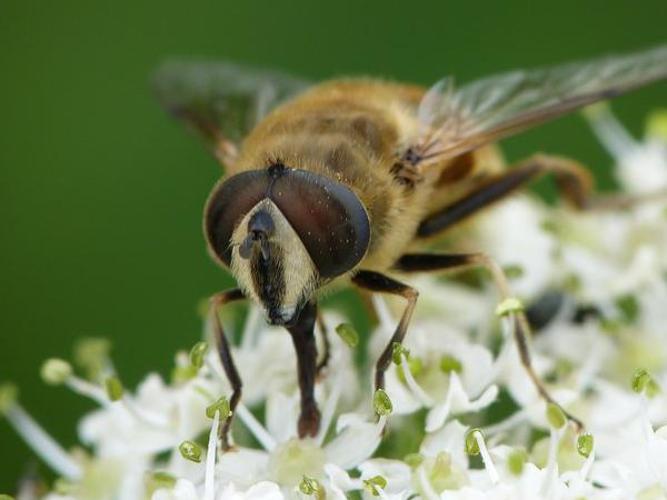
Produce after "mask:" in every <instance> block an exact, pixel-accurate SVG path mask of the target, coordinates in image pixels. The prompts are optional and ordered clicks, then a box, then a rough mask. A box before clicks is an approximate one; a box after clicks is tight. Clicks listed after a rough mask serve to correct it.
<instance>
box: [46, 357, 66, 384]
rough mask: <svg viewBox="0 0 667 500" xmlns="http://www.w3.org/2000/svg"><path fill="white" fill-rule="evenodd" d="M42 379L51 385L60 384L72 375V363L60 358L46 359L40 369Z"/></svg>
mask: <svg viewBox="0 0 667 500" xmlns="http://www.w3.org/2000/svg"><path fill="white" fill-rule="evenodd" d="M40 375H41V377H42V380H43V381H44V382H46V383H47V384H49V385H60V384H63V383H65V381H66V380H67V379H68V378H69V377H71V376H72V365H70V364H69V363H68V362H67V361H65V360H63V359H59V358H51V359H47V360H46V361H44V363H43V364H42V369H41V370H40Z"/></svg>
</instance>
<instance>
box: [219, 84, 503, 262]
mask: <svg viewBox="0 0 667 500" xmlns="http://www.w3.org/2000/svg"><path fill="white" fill-rule="evenodd" d="M423 93H424V89H422V88H420V87H416V86H409V85H399V84H394V83H387V82H381V81H372V80H340V81H331V82H326V83H323V84H321V85H318V86H316V87H314V88H312V89H311V90H309V91H308V92H306V93H305V94H303V95H301V96H299V97H298V98H296V99H294V100H293V101H290V102H288V103H286V104H284V105H283V106H281V107H279V108H277V109H276V110H274V111H273V112H272V113H270V114H269V115H268V116H267V117H266V118H265V119H264V120H263V121H262V122H260V123H259V124H258V125H257V127H256V128H255V129H254V130H253V131H252V132H251V133H250V134H249V135H248V136H247V137H246V139H245V140H244V142H243V144H242V148H241V151H240V153H239V157H238V159H237V161H236V162H235V164H234V166H233V169H232V170H231V171H230V172H229V175H234V174H237V173H239V172H242V171H245V170H254V169H257V168H262V167H267V168H268V167H269V166H270V165H271V164H272V163H275V162H277V161H280V162H282V163H283V164H285V165H286V166H288V167H292V168H299V169H304V170H310V171H313V172H317V173H319V174H323V175H327V176H329V177H331V178H333V179H335V180H337V181H339V182H342V183H344V184H345V185H347V186H348V187H350V188H351V189H352V190H353V191H354V192H355V194H356V195H357V196H358V197H359V199H360V200H361V201H362V203H363V204H364V206H365V207H366V210H367V211H368V216H369V219H370V222H371V228H372V229H371V242H370V246H369V250H368V253H367V254H366V257H365V258H364V260H362V262H361V263H360V264H359V266H358V267H359V268H363V269H370V270H378V271H381V270H385V269H387V268H388V267H390V266H391V265H392V264H393V263H394V262H395V261H396V259H397V258H398V257H400V255H401V254H403V253H405V252H406V251H407V249H408V247H410V246H411V243H412V237H413V235H414V234H415V231H416V229H417V226H418V225H419V223H420V221H421V220H422V219H423V218H424V217H425V216H426V215H428V214H429V213H432V212H435V211H436V210H437V209H438V208H440V207H442V206H444V205H446V204H447V203H449V202H451V201H453V200H454V199H456V198H457V197H459V196H461V195H463V194H465V191H466V190H467V189H469V187H470V184H471V183H473V182H476V179H478V178H480V177H481V176H483V175H484V174H485V173H487V172H489V171H490V170H492V169H496V168H497V166H498V165H499V164H500V160H499V156H498V155H497V154H495V152H494V151H491V149H490V148H482V149H480V150H479V151H477V152H475V153H474V154H469V155H466V156H465V157H464V158H460V159H455V160H449V161H447V162H446V163H444V164H443V165H433V166H430V167H428V169H427V171H425V172H422V173H421V174H422V176H421V178H420V180H419V181H418V182H416V183H415V184H414V185H406V184H405V183H404V182H400V179H397V176H396V173H395V170H396V164H397V161H398V160H399V158H398V157H397V154H398V152H399V151H400V150H401V148H402V147H403V148H404V147H405V145H406V144H409V141H410V140H413V139H414V138H415V137H416V136H417V134H418V127H419V124H418V122H417V120H416V108H417V105H418V103H419V101H420V99H421V98H422V96H423ZM482 160H483V161H482Z"/></svg>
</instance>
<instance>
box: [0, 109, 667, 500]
mask: <svg viewBox="0 0 667 500" xmlns="http://www.w3.org/2000/svg"><path fill="white" fill-rule="evenodd" d="M588 118H589V119H590V121H591V124H592V127H593V130H594V131H595V132H596V134H597V135H598V136H599V138H600V140H601V142H602V143H603V144H604V145H605V147H606V148H607V149H608V150H609V151H610V153H611V154H612V156H613V157H614V160H615V161H616V164H617V168H616V172H617V174H618V175H617V177H618V181H619V184H620V187H621V189H622V191H623V192H625V193H627V194H628V195H631V196H640V197H645V198H646V200H644V201H643V202H642V203H639V204H637V205H636V206H632V207H626V208H624V209H622V210H615V211H604V212H587V213H574V212H573V211H571V210H566V209H563V208H560V207H554V206H549V205H547V204H545V203H543V202H541V201H539V200H538V199H536V198H534V197H531V196H528V195H523V196H517V197H515V198H513V199H511V200H508V201H507V202H505V203H503V204H501V205H500V206H498V207H497V208H496V209H495V210H492V211H489V212H488V213H485V214H483V215H482V216H480V217H479V218H477V220H476V221H475V222H474V224H471V225H470V226H469V227H466V231H467V233H466V240H465V245H466V246H469V249H471V250H472V249H474V250H483V251H485V252H486V253H488V254H489V255H490V256H492V257H493V258H494V259H495V260H496V261H497V262H499V263H500V264H501V265H502V266H503V268H504V269H505V271H506V273H507V274H508V276H510V278H511V286H512V289H513V292H514V294H515V295H516V297H519V298H520V300H521V301H520V302H519V300H518V299H514V300H515V301H516V303H512V304H504V306H503V307H505V308H507V307H515V308H516V307H521V306H522V304H523V305H524V307H525V310H526V313H527V316H528V318H529V320H530V322H531V324H532V326H533V329H534V335H533V338H532V354H533V364H534V366H535V369H536V371H537V373H538V374H539V375H540V377H541V378H542V379H543V380H545V381H546V385H547V387H548V390H549V392H550V393H551V395H552V396H553V397H554V399H555V400H556V401H558V402H559V403H560V404H561V405H562V406H563V408H565V409H566V410H567V411H568V412H569V413H571V414H573V415H576V416H577V417H578V418H579V419H580V420H581V421H582V422H584V424H585V429H583V430H581V429H577V428H576V427H575V426H574V425H573V424H572V423H571V422H569V421H568V419H567V418H566V416H565V414H564V413H563V411H562V410H561V407H559V406H558V405H556V404H553V403H547V402H545V400H544V399H543V398H542V397H541V396H540V395H539V394H538V392H537V390H536V388H535V386H534V384H533V383H532V382H531V380H530V379H529V378H528V376H527V373H526V371H525V369H524V367H523V366H522V364H521V362H520V358H519V354H518V351H517V348H516V345H515V343H514V341H513V337H512V335H511V334H510V333H511V332H510V328H511V325H510V323H509V322H507V321H505V318H503V314H502V309H503V308H502V307H501V308H497V305H498V301H499V297H498V295H497V291H496V289H495V287H494V286H493V284H492V283H491V282H490V281H489V280H487V279H486V278H485V276H483V275H477V274H474V275H473V274H471V275H467V276H464V277H463V278H460V279H459V278H453V279H448V280H443V279H439V278H433V277H421V278H418V279H417V280H414V281H413V283H414V286H415V287H417V288H418V289H419V290H420V292H421V293H420V300H419V303H418V307H417V310H416V313H415V316H414V321H413V323H412V324H411V327H410V331H409V334H408V336H407V338H406V341H405V345H404V346H400V345H398V344H396V345H394V350H393V356H392V358H393V363H392V365H391V367H390V369H389V371H388V372H387V376H386V390H385V391H378V392H376V393H375V394H373V392H372V389H371V382H370V379H371V377H370V375H371V373H370V367H371V366H372V363H371V361H372V360H374V359H377V357H378V356H379V353H380V352H381V350H382V349H383V348H384V346H385V345H386V344H387V342H388V341H389V339H390V337H391V335H392V332H393V330H394V328H395V325H396V321H397V314H398V312H397V311H399V310H400V309H398V308H400V307H401V303H400V302H396V303H394V302H393V301H390V300H387V301H385V300H384V299H381V298H377V297H375V298H374V306H375V311H376V313H377V317H378V322H377V327H376V328H375V331H374V332H372V333H371V335H369V336H364V335H362V336H359V335H358V334H357V333H356V332H355V331H354V329H353V328H352V327H351V326H350V325H349V324H346V323H344V319H343V318H341V317H340V316H338V315H337V314H336V313H325V323H326V325H325V326H326V330H327V331H328V332H330V333H333V332H337V333H338V335H337V336H336V335H333V336H332V338H331V341H330V343H331V359H330V361H329V365H328V368H327V369H326V370H325V373H324V376H322V377H321V379H320V380H319V381H318V384H317V387H316V397H317V400H318V401H319V404H320V408H321V411H322V422H321V430H320V433H319V434H318V435H317V436H316V437H315V438H308V439H303V440H300V439H298V438H297V436H296V422H297V418H298V412H299V391H298V384H297V380H296V373H295V369H294V366H295V363H296V361H295V355H294V352H293V348H292V344H291V340H290V338H289V336H288V335H285V333H284V331H282V330H280V329H277V328H271V327H267V326H265V325H264V324H263V321H262V318H261V317H260V314H259V312H258V311H257V310H255V309H252V308H251V309H250V310H249V312H248V314H247V317H246V319H245V326H244V331H243V332H242V334H241V336H240V338H241V341H240V343H239V345H237V346H236V347H235V348H234V355H235V358H236V362H237V365H238V367H239V369H240V372H241V377H242V378H243V379H244V381H245V382H246V383H245V386H244V391H245V392H244V399H243V402H242V404H241V405H240V406H239V407H238V408H237V410H236V412H235V413H236V414H235V415H234V417H235V420H236V422H235V425H234V426H233V428H232V429H233V432H232V433H233V437H234V439H235V443H236V444H235V447H234V448H233V449H232V450H230V451H227V452H222V450H220V449H219V443H218V430H219V428H220V425H222V422H223V421H224V419H227V418H229V417H230V409H229V402H228V400H227V399H226V397H228V396H229V394H230V392H231V389H230V387H229V384H228V383H227V381H226V378H225V377H224V373H223V371H222V368H221V366H220V363H219V361H218V359H217V356H216V353H215V350H213V349H209V348H208V344H207V343H206V342H200V343H198V344H197V345H195V346H194V347H193V348H192V349H191V350H190V352H189V353H187V352H182V353H179V354H177V356H176V360H175V368H174V371H173V373H172V377H171V380H170V381H169V382H166V381H165V380H164V379H163V378H162V377H161V376H159V375H157V374H150V375H148V376H147V377H146V378H145V379H144V381H143V382H142V383H141V384H140V385H139V386H138V387H137V388H136V390H134V391H129V390H127V389H126V388H124V387H123V385H122V383H121V382H120V380H119V378H118V376H117V374H116V371H115V369H114V366H113V364H112V362H111V360H110V358H109V356H108V346H107V345H106V344H105V343H104V342H101V341H87V342H85V343H83V344H82V345H81V346H80V349H79V350H78V353H79V354H78V355H77V358H78V365H79V367H80V368H81V369H82V370H81V371H82V373H84V374H85V376H83V375H78V374H77V373H79V371H75V370H74V368H73V365H72V364H70V363H69V362H67V361H64V360H57V359H52V360H48V361H47V362H46V363H45V364H44V366H43V368H42V376H43V378H44V380H45V381H46V382H48V383H50V384H64V385H66V386H68V387H69V388H70V389H72V390H74V391H76V392H77V393H80V394H82V395H84V396H86V397H90V398H92V399H93V400H95V401H96V402H98V403H99V409H97V410H95V411H93V412H92V413H89V414H87V415H85V416H84V417H83V419H82V420H81V422H80V424H79V435H80V438H81V442H82V446H81V447H80V448H77V449H72V450H64V449H62V447H60V446H59V445H58V444H57V443H56V442H55V441H54V440H53V439H52V438H51V437H49V435H48V434H47V433H46V432H45V431H44V430H43V429H42V428H41V427H40V426H39V425H38V424H37V423H36V422H35V421H34V420H33V419H32V418H31V417H30V415H29V414H28V413H27V412H26V411H25V410H24V409H23V408H22V406H21V405H20V402H19V399H18V397H17V392H16V390H15V388H14V387H13V386H11V385H9V384H4V385H2V386H0V413H1V414H2V415H4V417H5V418H7V419H8V421H9V422H10V423H11V424H12V425H13V426H14V427H15V428H16V430H17V432H18V433H19V434H21V435H22V436H23V437H24V438H25V439H26V441H27V442H28V443H29V444H30V445H31V446H32V447H33V449H34V450H35V452H36V453H37V454H39V455H40V456H41V458H42V459H43V460H44V461H45V462H46V463H47V464H48V465H49V466H50V467H51V468H52V469H53V470H54V471H55V472H56V474H57V475H58V476H59V479H57V480H56V481H55V483H54V484H53V485H52V487H51V488H48V490H49V492H48V493H45V494H44V495H43V496H42V497H43V498H46V499H48V500H73V499H121V500H125V499H127V500H135V499H145V498H150V499H152V500H198V499H204V500H219V499H253V500H254V499H257V500H259V499H276V500H277V499H288V498H309V497H312V498H315V499H324V498H332V499H346V498H368V499H370V498H374V497H378V498H386V499H408V498H423V499H427V500H432V499H466V500H467V499H471V500H473V499H474V500H477V499H535V498H545V499H578V498H587V499H627V498H640V499H643V500H649V499H659V498H667V425H665V424H667V396H666V395H665V392H664V390H663V389H664V388H665V387H667V342H665V334H667V332H666V331H665V325H667V253H666V252H665V251H664V249H665V248H667V198H665V197H662V198H661V197H654V196H652V195H651V193H652V192H657V191H659V190H660V189H662V190H663V192H664V190H665V189H667V115H666V114H664V113H663V114H657V115H656V116H655V117H653V118H652V119H651V121H650V122H649V127H648V131H647V134H646V138H645V140H644V141H643V142H637V141H635V140H634V139H632V138H631V137H630V136H629V135H628V134H627V132H626V131H625V130H624V129H623V128H622V127H621V126H620V124H619V123H618V122H617V121H616V120H615V118H614V117H613V116H612V115H611V113H610V112H609V110H608V109H607V108H604V107H598V108H595V109H593V110H592V111H591V112H590V113H589V114H588ZM494 311H496V313H495V314H494ZM320 333H321V332H320ZM37 491H38V488H37V487H36V485H35V483H34V479H31V480H26V481H25V482H23V483H22V484H21V485H20V488H19V491H18V493H17V497H18V498H21V499H25V500H28V499H30V498H42V497H40V496H39V495H38V494H37V493H36V492H37ZM0 497H2V495H0Z"/></svg>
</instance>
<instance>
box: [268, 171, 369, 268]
mask: <svg viewBox="0 0 667 500" xmlns="http://www.w3.org/2000/svg"><path fill="white" fill-rule="evenodd" d="M270 197H271V199H272V200H273V202H274V203H275V204H276V206H277V207H278V208H279V209H280V211H281V212H282V213H283V214H284V215H285V217H286V218H287V220H288V221H289V223H290V224H291V225H292V227H293V228H294V230H295V231H296V233H297V234H298V235H299V238H300V239H301V241H302V242H303V244H304V246H305V247H306V250H307V251H308V254H309V255H310V258H311V259H312V260H313V263H314V264H315V267H316V268H317V270H318V272H319V274H320V276H321V277H322V278H324V279H329V278H333V277H335V276H338V275H341V274H343V273H345V272H347V271H349V270H350V269H352V268H353V267H354V266H356V265H357V264H358V263H359V262H360V261H361V259H363V257H364V255H366V250H367V249H368V244H369V242H370V224H369V221H368V215H367V214H366V210H365V209H364V206H363V205H362V203H361V201H360V200H359V198H358V197H357V196H356V195H355V194H354V193H353V192H352V191H351V190H350V189H349V188H348V187H346V186H345V185H343V184H341V183H339V182H336V181H334V180H332V179H329V178H328V177H324V176H322V175H318V174H315V173H312V172H308V171H306V170H294V169H287V170H286V171H285V172H284V173H283V174H282V175H281V176H280V177H278V178H277V179H276V180H275V183H274V184H273V185H272V187H271V195H270Z"/></svg>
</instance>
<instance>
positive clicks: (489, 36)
mask: <svg viewBox="0 0 667 500" xmlns="http://www.w3.org/2000/svg"><path fill="white" fill-rule="evenodd" d="M666 18H667V4H666V3H665V1H664V0H651V1H649V0H644V1H642V2H640V3H630V2H626V1H613V2H612V1H601V0H600V1H588V2H582V1H572V0H561V1H559V2H549V3H547V2H521V1H511V2H510V1H505V2H471V1H469V2H446V1H440V2H423V1H416V0H412V1H410V2H393V1H388V0H385V1H372V2H371V1H363V2H360V1H355V2H353V1H347V0H346V1H337V2H327V3H315V2H311V1H293V2H284V3H283V2H223V1H220V0H218V1H201V0H193V1H189V2H180V1H172V0H162V1H160V2H128V1H121V2H95V1H92V2H91V1H90V0H68V1H64V2H48V1H41V2H37V1H30V0H22V1H19V0H15V1H11V0H2V1H0V72H1V73H0V113H1V115H0V116H1V120H2V133H1V134H0V203H1V205H0V208H1V209H0V243H1V244H0V380H13V381H15V382H17V383H18V384H19V385H20V388H21V401H22V403H23V404H24V406H25V407H27V408H28V409H29V411H30V412H31V413H32V414H33V415H34V416H35V417H36V418H37V419H38V420H39V421H40V422H42V423H43V424H44V425H45V426H46V427H47V428H48V429H50V430H51V431H52V432H53V434H54V435H55V436H56V437H57V438H58V439H59V440H60V441H61V442H62V443H63V444H65V445H67V446H69V445H72V444H73V443H75V442H76V418H77V416H78V415H79V414H80V413H81V412H82V411H84V410H86V409H88V408H90V406H89V405H88V404H87V403H86V402H85V401H83V400H82V399H81V398H78V397H76V396H74V395H72V394H70V393H69V392H67V391H66V390H65V389H62V388H50V387H47V386H45V385H44V384H43V383H42V382H41V381H40V379H39V376H38V371H39V366H40V364H41V362H42V360H44V359H45V358H47V357H49V356H61V357H69V356H70V355H71V348H72V344H73V341H74V340H75V339H76V338H78V337H81V336H91V335H103V336H108V337H109V338H111V339H112V340H113V344H114V350H113V354H114V359H115V361H116V363H117V366H118V368H119V371H120V373H121V375H122V377H123V379H124V381H126V382H127V383H128V384H134V383H136V382H137V381H138V380H139V379H140V377H141V375H142V374H145V373H146V372H147V371H149V370H159V371H161V372H163V373H166V372H167V371H168V369H169V366H170V365H171V362H172V355H173V353H174V351H176V350H177V349H178V348H182V347H187V346H189V345H191V344H192V343H193V342H195V341H196V340H197V339H198V338H199V335H200V320H199V318H198V316H197V313H196V308H197V303H198V302H199V301H200V299H202V298H203V297H206V296H207V295H209V294H211V293H212V292H214V291H217V290H220V289H223V288H225V287H228V286H230V285H231V283H232V281H231V280H230V278H229V277H228V276H226V275H225V274H224V273H223V272H222V271H221V270H219V269H217V268H216V266H215V265H214V264H213V263H212V262H211V261H209V259H208V257H207V255H206V252H205V250H204V244H203V240H202V236H201V230H200V226H201V223H200V216H201V211H202V206H203V203H204V200H205V198H206V196H207V194H208V191H209V189H210V187H211V186H212V185H213V183H214V181H215V180H216V177H217V176H218V174H219V169H218V167H217V165H216V164H215V162H214V161H213V160H212V159H211V158H210V157H209V156H208V155H207V154H206V153H205V152H204V151H203V149H202V148H201V146H200V145H199V143H198V142H197V141H196V140H194V139H193V138H192V137H189V136H188V135H187V134H185V133H184V131H183V130H182V129H181V127H180V126H179V124H177V123H175V122H173V121H171V120H170V119H169V118H168V117H167V116H166V115H165V114H164V113H163V112H162V111H161V110H160V109H159V108H158V106H157V105H156V103H155V102H154V100H153V98H152V97H151V94H150V91H149V87H148V80H149V75H150V73H151V70H152V69H153V68H154V67H155V66H156V65H157V64H158V62H159V61H161V60H162V59H163V58H165V57H167V56H171V55H181V56H187V55H198V56H209V57H219V58H229V59H234V60H237V61H243V62H246V63H251V64H257V65H263V66H272V67H277V68H282V69H285V70H289V71H292V72H294V73H296V74H301V75H304V76H306V77H309V78H312V79H322V78H327V77H331V76H334V75H341V74H350V75H358V74H367V75H379V76H384V77H390V78H395V79H400V80H407V81H414V82H418V83H421V84H425V85H426V84H429V83H432V82H433V81H435V80H436V79H438V78H440V77H441V76H443V75H444V74H448V73H452V74H455V75H458V77H459V78H460V80H468V79H470V78H474V77H477V76H482V75H485V74H488V73H491V72H496V71H499V70H503V69H510V68H513V67H517V66H534V65H540V64H547V63H554V62H561V61H565V60H568V59H573V58H581V57H588V56H594V55H599V54H603V53H606V52H613V51H625V50H632V49H638V48H642V47H646V46H649V45H653V44H657V43H660V42H665V41H667V30H666V29H665V19H666ZM666 105H667V86H666V85H665V84H660V85H655V86H653V87H651V88H648V89H645V90H642V91H639V92H637V93H635V94H633V95H630V96H626V97H622V98H620V99H618V100H617V102H616V104H615V108H616V110H617V111H618V113H619V115H620V116H621V117H622V118H623V120H624V121H625V122H626V123H628V124H629V125H630V127H631V128H632V129H633V130H634V131H635V132H636V133H640V131H641V126H642V121H643V118H644V116H645V114H646V113H647V112H648V111H649V110H651V109H652V108H655V107H657V106H663V107H664V106H666ZM537 150H542V151H548V152H553V153H562V154H568V155H572V156H574V157H575V158H578V159H580V160H582V161H584V162H586V163H588V164H590V165H594V166H595V167H597V168H596V173H597V175H598V177H599V178H601V179H602V180H601V183H602V185H603V186H605V187H609V186H610V185H611V184H610V176H609V175H608V174H605V168H607V167H608V166H609V163H610V162H609V159H608V158H607V156H606V155H605V154H604V152H603V151H602V150H601V148H600V147H599V146H598V145H597V143H596V141H595V140H594V138H593V137H592V135H591V134H590V132H589V131H588V130H587V127H586V126H585V125H584V124H583V122H582V120H581V119H580V118H579V117H569V118H566V119H563V120H560V121H558V122H556V123H553V124H550V125H548V126H545V127H542V128H541V129H539V130H536V131H533V132H530V133H527V134H525V135H523V136H521V137H519V138H515V139H512V140H510V141H507V143H506V151H507V152H508V156H509V157H510V159H517V158H520V157H522V156H525V155H528V154H530V153H531V152H534V151H537ZM35 466H37V467H38V468H40V467H42V466H40V465H39V464H38V462H37V461H36V460H35V459H33V458H32V457H31V453H30V451H29V450H28V449H27V447H26V446H25V445H24V444H23V443H22V442H21V441H20V440H19V439H18V438H17V437H16V436H15V435H14V433H13V432H12V430H11V429H10V428H9V426H8V425H7V423H6V422H5V421H3V420H0V492H4V491H13V490H14V489H15V484H16V482H17V479H18V478H19V477H20V476H21V475H22V474H24V473H26V472H29V471H31V470H34V467H35Z"/></svg>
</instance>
